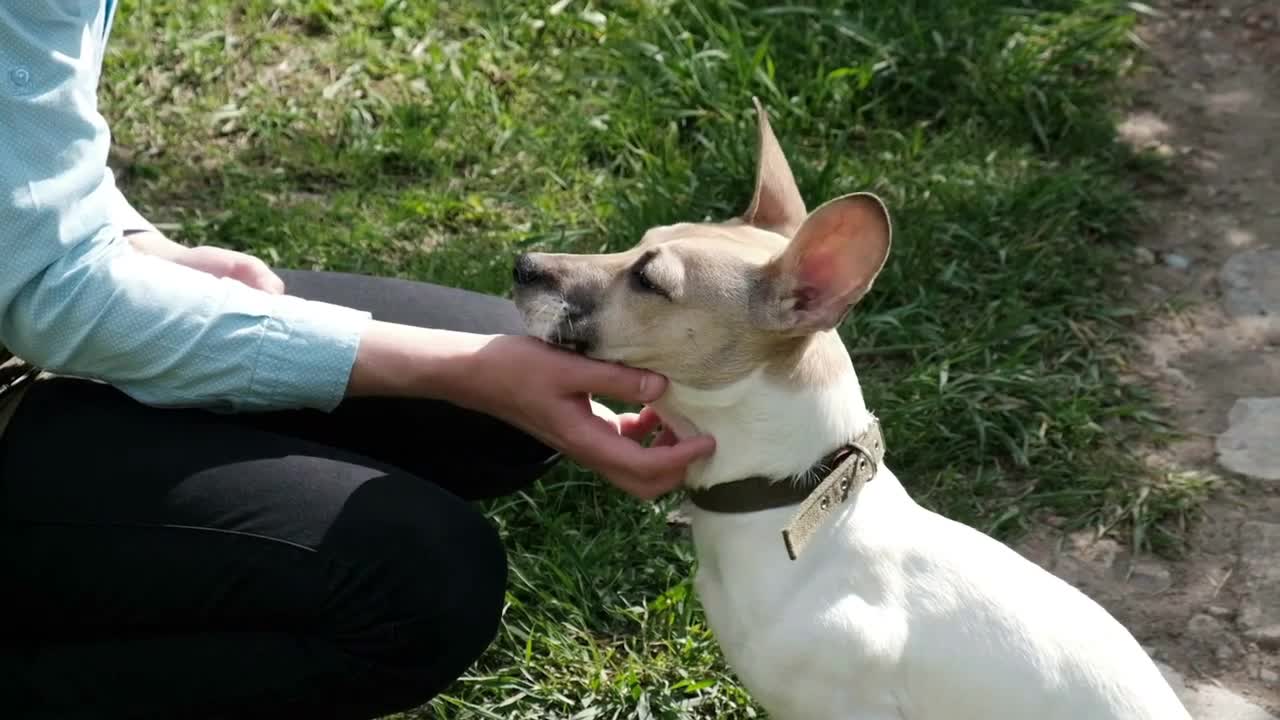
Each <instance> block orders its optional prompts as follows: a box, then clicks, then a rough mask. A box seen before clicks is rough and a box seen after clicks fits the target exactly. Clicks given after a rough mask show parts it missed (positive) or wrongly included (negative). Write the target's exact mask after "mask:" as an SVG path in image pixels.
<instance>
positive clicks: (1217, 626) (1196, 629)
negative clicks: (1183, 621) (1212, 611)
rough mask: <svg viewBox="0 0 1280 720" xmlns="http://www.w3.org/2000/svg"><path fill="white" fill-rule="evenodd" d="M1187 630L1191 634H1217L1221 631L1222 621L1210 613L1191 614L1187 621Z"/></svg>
mask: <svg viewBox="0 0 1280 720" xmlns="http://www.w3.org/2000/svg"><path fill="white" fill-rule="evenodd" d="M1187 632H1188V633H1190V634H1192V635H1217V634H1218V633H1220V632H1222V623H1221V622H1219V621H1218V619H1217V618H1215V617H1213V616H1211V615H1203V614H1201V615H1193V616H1191V619H1190V620H1188V621H1187Z"/></svg>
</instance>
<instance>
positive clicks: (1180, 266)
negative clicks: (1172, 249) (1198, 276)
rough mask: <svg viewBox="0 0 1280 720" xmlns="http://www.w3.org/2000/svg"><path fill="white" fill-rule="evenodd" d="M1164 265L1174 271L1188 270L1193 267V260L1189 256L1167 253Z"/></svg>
mask: <svg viewBox="0 0 1280 720" xmlns="http://www.w3.org/2000/svg"><path fill="white" fill-rule="evenodd" d="M1164 264H1165V265H1168V266H1169V267H1171V268H1173V269H1174V270H1186V269H1187V268H1189V267H1191V260H1190V259H1188V258H1187V256H1185V255H1179V254H1178V253H1165V254H1164Z"/></svg>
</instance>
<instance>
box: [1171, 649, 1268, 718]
mask: <svg viewBox="0 0 1280 720" xmlns="http://www.w3.org/2000/svg"><path fill="white" fill-rule="evenodd" d="M1156 665H1157V667H1159V668H1160V672H1161V673H1163V674H1164V677H1165V679H1166V680H1168V681H1169V685H1170V686H1172V687H1173V691H1174V692H1175V693H1177V694H1178V698H1179V699H1180V700H1182V704H1183V705H1185V706H1186V708H1187V712H1188V713H1190V714H1191V717H1193V718H1195V719H1196V720H1280V718H1277V717H1276V716H1275V715H1272V714H1271V713H1269V712H1267V711H1266V710H1264V709H1263V708H1261V707H1259V706H1257V705H1255V704H1253V703H1251V702H1249V701H1248V700H1246V699H1245V698H1243V697H1241V696H1240V695H1238V694H1236V693H1234V692H1231V691H1230V690H1227V689H1226V688H1222V687H1218V686H1217V685H1213V684H1208V683H1206V684H1203V685H1199V686H1197V687H1194V688H1193V687H1190V686H1188V685H1187V681H1186V679H1185V678H1183V676H1182V673H1179V672H1178V671H1177V670H1174V669H1173V668H1171V667H1169V666H1168V665H1165V664H1164V663H1156Z"/></svg>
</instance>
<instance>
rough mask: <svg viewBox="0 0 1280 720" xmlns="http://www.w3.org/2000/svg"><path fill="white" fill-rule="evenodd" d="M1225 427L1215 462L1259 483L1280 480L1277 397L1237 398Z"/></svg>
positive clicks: (1219, 441)
mask: <svg viewBox="0 0 1280 720" xmlns="http://www.w3.org/2000/svg"><path fill="white" fill-rule="evenodd" d="M1277 319H1278V320H1280V316H1277ZM1227 425H1228V426H1227V430H1226V432H1224V433H1222V434H1221V435H1219V436H1218V439H1217V443H1216V445H1217V451H1218V462H1219V463H1220V464H1221V465H1222V466H1223V467H1224V468H1226V469H1228V470H1230V471H1231V472H1234V473H1239V474H1241V475H1248V476H1249V477H1252V478H1255V479H1258V480H1280V397H1244V398H1239V399H1238V400H1236V401H1235V404H1234V405H1232V406H1231V412H1230V413H1228V415H1227Z"/></svg>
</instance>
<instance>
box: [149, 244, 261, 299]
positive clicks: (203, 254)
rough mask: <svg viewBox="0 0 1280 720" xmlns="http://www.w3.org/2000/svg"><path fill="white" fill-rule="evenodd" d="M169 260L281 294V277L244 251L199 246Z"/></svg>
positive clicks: (177, 254) (185, 250)
mask: <svg viewBox="0 0 1280 720" xmlns="http://www.w3.org/2000/svg"><path fill="white" fill-rule="evenodd" d="M169 260H170V261H171V262H175V263H177V264H179V265H185V266H187V267H189V268H192V269H194V270H200V271H202V272H206V273H209V274H210V275H213V276H214V277H220V278H230V279H232V280H238V281H240V282H242V283H244V284H245V285H248V286H249V287H251V288H257V289H258V290H263V291H265V292H269V293H271V294H272V295H280V294H282V293H284V280H281V279H280V276H279V275H276V274H275V273H274V272H272V270H271V268H270V267H268V266H267V264H266V263H265V262H263V261H262V260H260V259H258V258H256V257H254V256H252V255H249V254H247V253H242V252H238V251H236V250H228V249H226V248H220V247H214V246H212V245H201V246H198V247H189V248H183V249H182V251H181V252H178V253H175V254H174V255H173V256H172V257H170V258H169Z"/></svg>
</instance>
